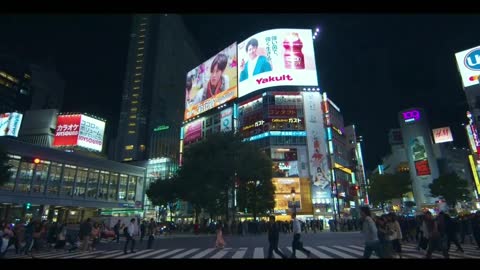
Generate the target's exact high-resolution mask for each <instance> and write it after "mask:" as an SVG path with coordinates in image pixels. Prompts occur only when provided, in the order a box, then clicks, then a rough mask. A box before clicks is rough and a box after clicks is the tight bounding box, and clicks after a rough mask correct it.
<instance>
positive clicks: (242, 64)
mask: <svg viewBox="0 0 480 270" xmlns="http://www.w3.org/2000/svg"><path fill="white" fill-rule="evenodd" d="M238 63H239V64H238V73H239V76H238V97H242V96H245V95H247V94H249V93H252V92H254V91H256V90H259V89H262V88H266V87H272V86H281V85H292V86H317V85H318V80H317V69H316V67H315V52H314V49H313V39H312V31H311V30H310V29H273V30H267V31H263V32H261V33H258V34H255V35H253V36H251V37H250V38H248V39H247V40H245V41H243V42H241V43H239V44H238Z"/></svg>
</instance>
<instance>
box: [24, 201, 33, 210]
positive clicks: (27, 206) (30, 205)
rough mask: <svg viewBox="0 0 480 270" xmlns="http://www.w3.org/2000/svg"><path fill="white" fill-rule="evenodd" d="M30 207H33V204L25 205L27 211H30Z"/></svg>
mask: <svg viewBox="0 0 480 270" xmlns="http://www.w3.org/2000/svg"><path fill="white" fill-rule="evenodd" d="M30 207H32V204H31V203H29V202H28V203H26V204H25V208H26V209H27V210H29V209H30Z"/></svg>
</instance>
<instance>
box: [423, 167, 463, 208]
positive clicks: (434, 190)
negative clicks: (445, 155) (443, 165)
mask: <svg viewBox="0 0 480 270" xmlns="http://www.w3.org/2000/svg"><path fill="white" fill-rule="evenodd" d="M428 187H429V188H430V194H431V195H432V196H433V197H440V196H441V197H443V198H444V199H445V200H446V203H447V205H449V206H450V207H455V205H456V204H457V202H458V201H463V200H469V199H470V196H469V195H470V192H469V190H468V182H467V180H464V179H462V178H460V177H459V176H458V175H457V174H456V173H454V172H453V173H448V174H442V175H440V177H438V178H436V179H434V180H433V182H432V183H431V184H430V185H428Z"/></svg>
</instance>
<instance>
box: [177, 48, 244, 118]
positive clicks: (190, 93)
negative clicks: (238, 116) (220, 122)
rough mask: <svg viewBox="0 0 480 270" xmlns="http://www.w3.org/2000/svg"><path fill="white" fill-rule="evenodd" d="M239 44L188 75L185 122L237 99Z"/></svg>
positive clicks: (220, 53)
mask: <svg viewBox="0 0 480 270" xmlns="http://www.w3.org/2000/svg"><path fill="white" fill-rule="evenodd" d="M237 74H238V72H237V44H236V43H234V44H232V45H230V46H229V47H228V48H226V49H225V50H223V51H221V52H219V53H218V54H217V55H215V56H214V57H212V58H210V59H208V60H207V61H206V62H204V63H203V64H201V65H200V66H198V67H196V68H195V69H193V70H191V71H190V72H188V73H187V78H186V86H185V115H184V120H187V119H190V118H192V117H195V116H197V115H199V114H201V113H203V112H206V111H208V110H210V109H213V108H215V107H218V106H219V105H222V104H223V103H225V102H227V101H230V100H232V99H235V98H236V97H237V80H238V79H237V77H238V75H237Z"/></svg>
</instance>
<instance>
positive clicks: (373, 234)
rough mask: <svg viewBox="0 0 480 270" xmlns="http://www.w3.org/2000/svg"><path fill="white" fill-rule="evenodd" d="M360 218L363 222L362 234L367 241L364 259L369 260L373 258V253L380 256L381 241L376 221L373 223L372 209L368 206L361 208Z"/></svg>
mask: <svg viewBox="0 0 480 270" xmlns="http://www.w3.org/2000/svg"><path fill="white" fill-rule="evenodd" d="M360 216H361V220H362V231H361V233H362V234H363V236H364V239H365V249H364V251H363V258H364V259H368V258H370V256H372V252H373V251H375V254H376V255H377V256H379V257H381V256H380V241H379V240H378V234H377V232H378V231H377V226H376V225H375V221H373V219H372V217H371V213H370V208H369V207H368V206H362V207H360Z"/></svg>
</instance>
